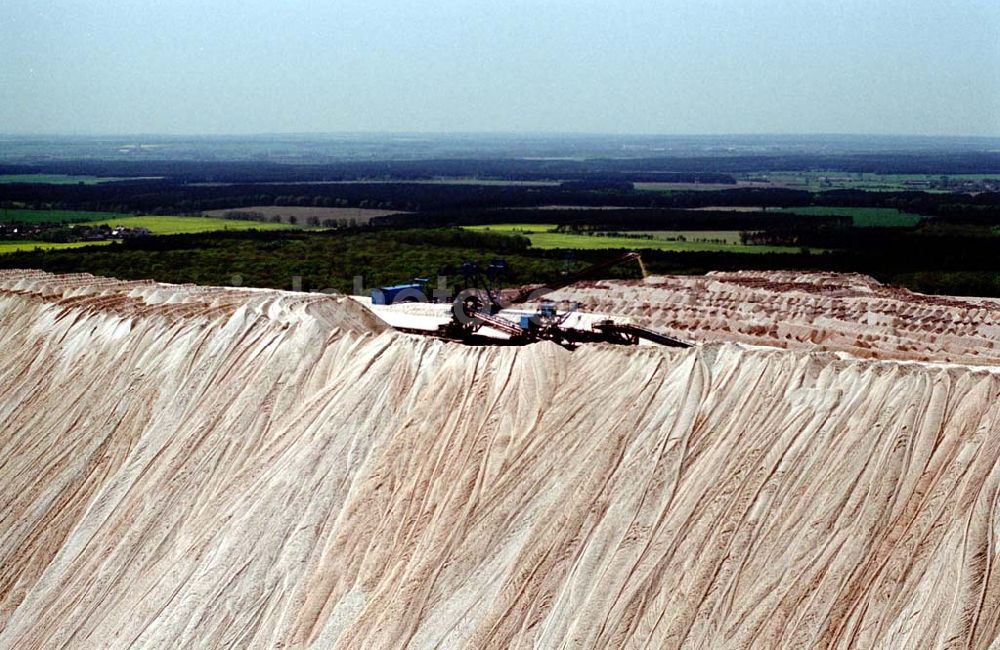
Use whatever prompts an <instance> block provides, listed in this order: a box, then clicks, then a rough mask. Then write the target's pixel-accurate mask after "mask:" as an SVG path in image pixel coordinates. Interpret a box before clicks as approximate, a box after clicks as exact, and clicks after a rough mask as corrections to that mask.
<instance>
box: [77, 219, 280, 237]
mask: <svg viewBox="0 0 1000 650" xmlns="http://www.w3.org/2000/svg"><path fill="white" fill-rule="evenodd" d="M101 224H107V225H109V226H112V227H114V226H124V227H126V228H148V229H149V232H150V233H152V234H154V235H182V234H189V233H202V232H212V231H216V230H288V229H289V228H295V226H290V225H288V224H284V223H265V222H262V221H238V220H235V219H214V218H212V217H154V216H146V217H129V216H122V215H111V218H107V217H102V218H100V219H95V220H93V221H87V222H83V223H81V224H79V225H82V226H99V225H101Z"/></svg>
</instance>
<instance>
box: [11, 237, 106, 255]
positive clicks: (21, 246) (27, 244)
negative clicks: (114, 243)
mask: <svg viewBox="0 0 1000 650" xmlns="http://www.w3.org/2000/svg"><path fill="white" fill-rule="evenodd" d="M110 243H111V241H110V240H109V241H77V242H47V241H0V255H3V254H4V253H18V252H21V251H33V250H35V249H40V250H63V249H67V248H82V247H84V246H104V245H107V244H110Z"/></svg>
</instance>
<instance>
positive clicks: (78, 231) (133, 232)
mask: <svg viewBox="0 0 1000 650" xmlns="http://www.w3.org/2000/svg"><path fill="white" fill-rule="evenodd" d="M149 234H150V233H149V229H148V228H126V227H125V226H111V225H108V224H106V223H105V224H101V225H98V226H95V225H89V224H88V225H82V224H78V225H74V224H58V223H4V224H0V239H2V240H7V241H10V240H14V241H16V240H30V241H45V242H88V241H108V240H117V239H134V238H137V237H148V236H149Z"/></svg>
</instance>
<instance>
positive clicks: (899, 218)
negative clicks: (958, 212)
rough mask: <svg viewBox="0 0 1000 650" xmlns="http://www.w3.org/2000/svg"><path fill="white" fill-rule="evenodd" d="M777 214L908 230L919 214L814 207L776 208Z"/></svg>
mask: <svg viewBox="0 0 1000 650" xmlns="http://www.w3.org/2000/svg"><path fill="white" fill-rule="evenodd" d="M774 211H777V212H792V213H795V214H801V215H805V216H841V217H851V218H852V219H853V220H854V226H855V227H856V228H908V227H911V226H915V225H917V223H919V222H920V219H921V218H922V217H921V216H920V215H919V214H911V213H909V212H899V211H897V210H895V209H893V208H840V207H837V206H826V205H814V206H810V207H807V208H775V209H774Z"/></svg>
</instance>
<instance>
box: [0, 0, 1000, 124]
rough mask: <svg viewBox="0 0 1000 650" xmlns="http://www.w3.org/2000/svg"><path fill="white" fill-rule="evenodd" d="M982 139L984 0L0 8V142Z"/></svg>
mask: <svg viewBox="0 0 1000 650" xmlns="http://www.w3.org/2000/svg"><path fill="white" fill-rule="evenodd" d="M313 131H322V132H332V131H434V132H441V131H517V132H595V133H662V134H674V133H676V134H692V133H706V134H715V133H899V134H928V135H934V134H955V135H1000V0H956V1H953V2H942V1H940V0H909V1H905V2H904V1H897V0H889V1H882V0H838V1H828V2H813V1H806V0H800V1H791V0H715V1H712V0H698V1H691V2H687V1H677V0H665V1H664V0H661V1H659V2H642V1H639V0H622V1H620V2H607V1H605V2H590V1H586V0H574V1H569V0H560V1H546V0H535V1H525V0H502V1H497V2H486V1H482V0H450V1H442V0H427V1H422V2H418V1H408V0H392V1H389V0H346V1H336V0H327V1H326V2H319V1H309V0H287V1H283V2H279V1H277V0H275V1H272V2H264V1H261V0H240V1H238V2H236V1H230V0H198V1H179V0H178V1H170V0H167V1H164V2H147V1H143V0H135V1H132V2H126V1H123V0H63V1H52V0H3V2H2V4H0V132H7V133H79V134H90V133H164V134H175V133H176V134H187V133H213V134H214V133H263V132H269V133H282V132H313Z"/></svg>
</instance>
